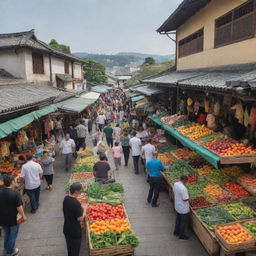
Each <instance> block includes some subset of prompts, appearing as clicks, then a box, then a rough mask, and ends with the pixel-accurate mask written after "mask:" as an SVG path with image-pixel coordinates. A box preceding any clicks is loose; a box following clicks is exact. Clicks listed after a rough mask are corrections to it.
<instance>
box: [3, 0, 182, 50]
mask: <svg viewBox="0 0 256 256" xmlns="http://www.w3.org/2000/svg"><path fill="white" fill-rule="evenodd" d="M180 2H181V0H0V33H12V32H19V31H26V30H30V29H32V28H34V29H35V32H36V36H37V37H38V38H39V39H40V40H42V41H44V42H47V43H48V42H49V41H50V40H51V39H52V38H54V39H56V40H57V41H58V42H59V43H62V44H66V45H69V46H70V47H71V51H72V52H89V53H101V54H104V53H105V54H115V53H118V52H141V53H149V54H162V55H166V54H173V53H174V52H175V50H174V49H175V47H174V43H173V42H172V41H171V40H170V39H169V38H168V37H167V36H165V35H160V34H158V33H157V32H156V29H157V28H158V27H159V26H160V25H161V24H162V23H163V22H164V21H165V20H166V19H167V18H168V17H169V15H170V14H171V13H172V12H173V11H174V10H175V9H176V7H177V6H178V4H179V3H180Z"/></svg>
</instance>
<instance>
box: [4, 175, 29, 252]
mask: <svg viewBox="0 0 256 256" xmlns="http://www.w3.org/2000/svg"><path fill="white" fill-rule="evenodd" d="M3 181H4V186H5V187H4V188H3V189H1V190H0V226H2V227H3V229H4V250H5V254H6V255H9V256H14V255H17V254H18V253H19V250H18V249H17V248H15V243H16V239H17V236H18V232H19V224H18V223H21V222H23V221H25V220H26V219H27V218H26V216H25V214H24V211H23V206H22V199H21V196H20V194H19V193H18V192H17V191H16V190H14V188H15V186H16V182H15V180H14V177H13V176H12V175H4V180H3ZM17 215H18V216H17Z"/></svg>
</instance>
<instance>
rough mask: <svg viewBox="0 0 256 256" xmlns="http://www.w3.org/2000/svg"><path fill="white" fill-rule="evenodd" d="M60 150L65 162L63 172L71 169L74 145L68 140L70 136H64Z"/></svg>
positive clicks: (72, 141)
mask: <svg viewBox="0 0 256 256" xmlns="http://www.w3.org/2000/svg"><path fill="white" fill-rule="evenodd" d="M60 149H61V153H62V156H63V158H64V162H65V170H66V171H68V170H69V169H70V167H71V160H72V155H73V154H74V153H75V150H76V144H75V142H74V140H72V139H70V135H69V134H66V135H65V137H64V139H63V140H62V141H61V143H60Z"/></svg>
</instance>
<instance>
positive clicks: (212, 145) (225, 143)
mask: <svg viewBox="0 0 256 256" xmlns="http://www.w3.org/2000/svg"><path fill="white" fill-rule="evenodd" d="M235 143H236V141H235V140H233V139H218V140H215V141H212V142H208V143H206V144H205V145H204V146H205V147H206V148H208V149H210V150H211V151H213V152H214V153H215V154H217V155H223V153H224V152H226V150H227V149H229V148H230V147H231V145H233V144H235Z"/></svg>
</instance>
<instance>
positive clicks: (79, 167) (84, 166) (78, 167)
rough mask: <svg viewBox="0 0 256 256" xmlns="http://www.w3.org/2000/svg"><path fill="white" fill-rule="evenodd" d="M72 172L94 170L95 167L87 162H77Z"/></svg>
mask: <svg viewBox="0 0 256 256" xmlns="http://www.w3.org/2000/svg"><path fill="white" fill-rule="evenodd" d="M71 171H72V172H92V171H93V168H92V166H89V165H87V164H75V165H74V166H73V167H72V170H71Z"/></svg>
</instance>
